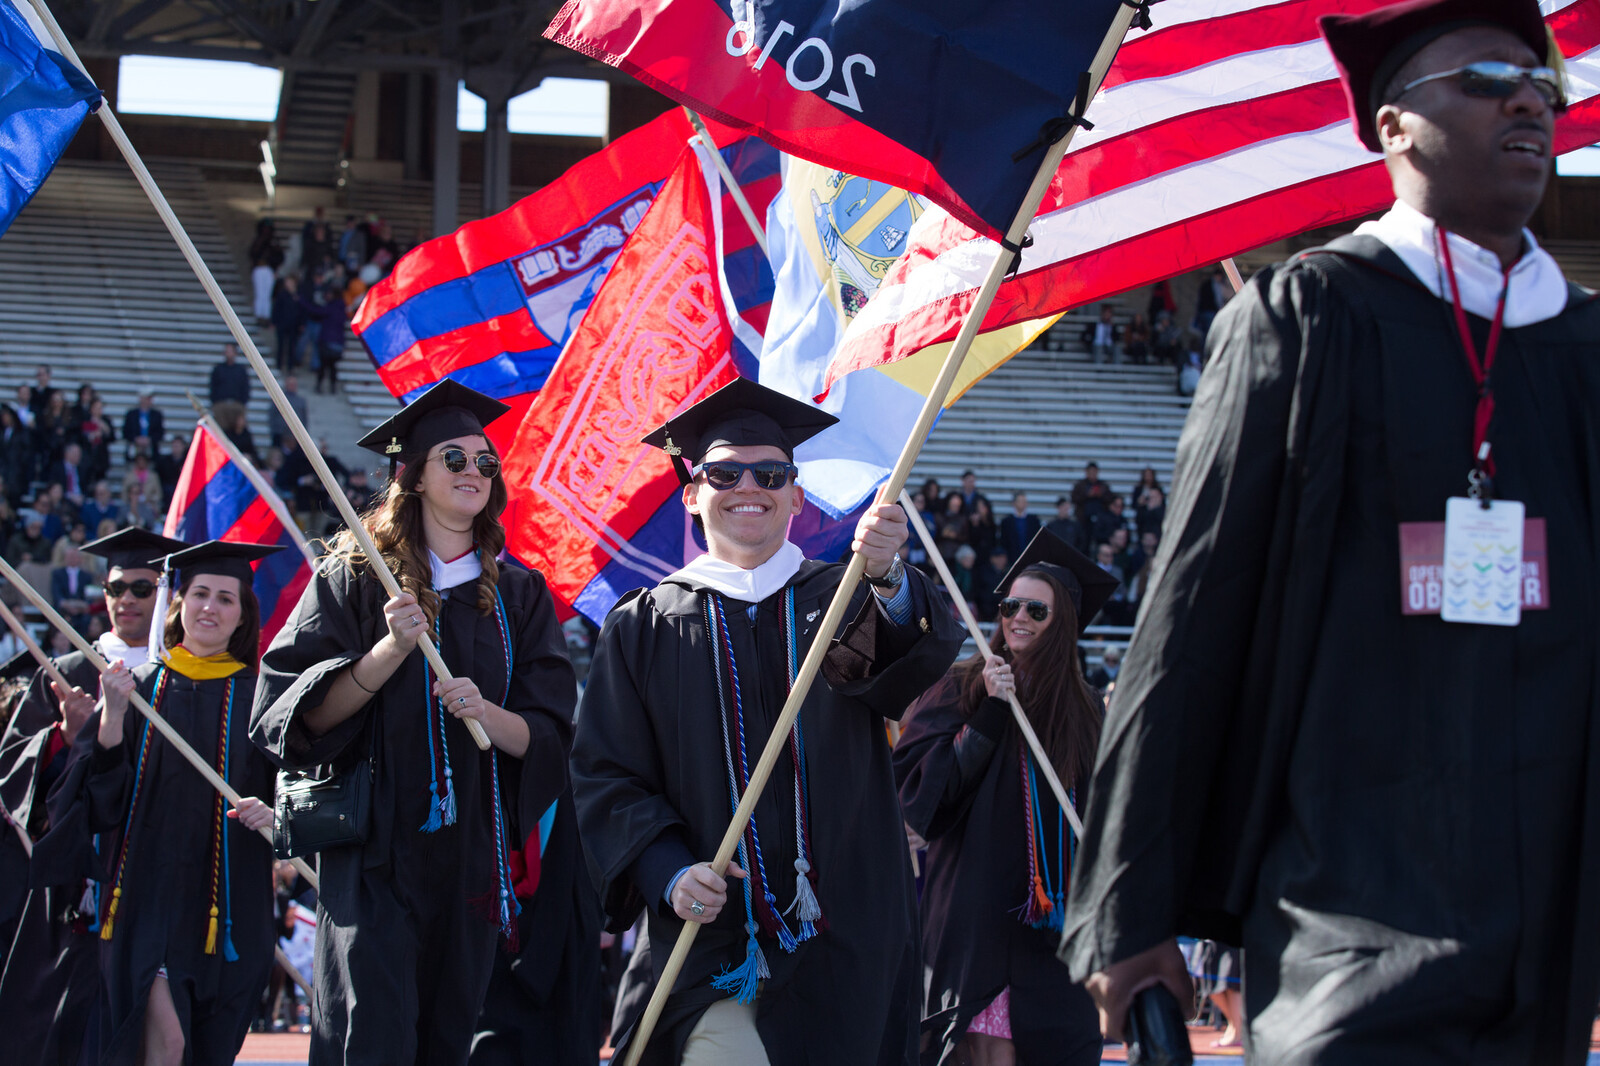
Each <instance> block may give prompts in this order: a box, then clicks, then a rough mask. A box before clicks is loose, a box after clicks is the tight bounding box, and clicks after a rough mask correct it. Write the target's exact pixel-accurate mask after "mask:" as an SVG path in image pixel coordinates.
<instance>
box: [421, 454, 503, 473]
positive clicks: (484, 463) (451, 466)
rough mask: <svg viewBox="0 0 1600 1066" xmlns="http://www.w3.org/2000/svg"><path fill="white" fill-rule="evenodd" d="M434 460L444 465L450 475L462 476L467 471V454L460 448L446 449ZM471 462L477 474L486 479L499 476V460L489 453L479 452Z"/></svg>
mask: <svg viewBox="0 0 1600 1066" xmlns="http://www.w3.org/2000/svg"><path fill="white" fill-rule="evenodd" d="M434 458H436V459H438V460H439V461H440V462H442V463H444V468H445V469H446V470H448V471H450V472H451V473H452V474H464V473H466V471H467V453H466V452H465V451H464V450H463V449H461V448H446V449H445V450H444V451H442V452H440V453H439V454H438V455H436V456H435V457H434ZM473 462H474V463H475V464H476V465H477V467H478V473H480V474H482V475H483V476H484V477H486V478H492V477H498V476H499V475H500V459H499V458H498V457H497V456H495V455H493V454H491V453H489V452H479V453H478V454H477V456H476V458H474V459H473Z"/></svg>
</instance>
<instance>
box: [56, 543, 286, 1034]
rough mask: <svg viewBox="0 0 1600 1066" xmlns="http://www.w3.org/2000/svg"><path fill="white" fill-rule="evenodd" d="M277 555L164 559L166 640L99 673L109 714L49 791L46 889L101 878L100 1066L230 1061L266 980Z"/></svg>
mask: <svg viewBox="0 0 1600 1066" xmlns="http://www.w3.org/2000/svg"><path fill="white" fill-rule="evenodd" d="M277 550H278V548H277V547H276V546H274V545H270V544H234V543H223V542H221V541H209V542H207V543H205V544H200V545H196V546H195V547H192V548H187V549H186V550H184V551H181V552H178V553H176V554H174V555H171V556H169V557H168V564H169V566H170V567H171V568H173V569H175V570H176V571H177V572H178V573H179V575H180V582H179V585H178V590H177V593H176V595H175V596H174V597H173V599H172V602H171V603H170V604H169V605H168V608H167V610H166V612H165V617H164V618H162V619H158V620H156V621H155V622H153V623H152V626H153V627H156V628H158V629H159V632H160V634H161V637H162V639H161V640H158V641H153V642H152V646H151V647H152V658H151V659H150V661H148V662H146V663H145V664H143V665H142V666H139V667H137V668H135V669H133V670H129V669H128V667H127V666H126V664H124V663H123V662H121V661H120V660H119V661H117V662H115V663H113V664H112V668H111V671H110V672H109V673H107V674H105V675H103V677H102V678H101V683H100V701H99V704H98V707H97V712H98V713H97V715H96V717H95V718H93V719H91V720H90V722H89V723H87V724H86V728H84V729H82V730H80V731H79V733H78V736H77V739H76V740H75V741H74V743H73V753H72V759H71V762H70V763H69V764H68V766H67V769H66V772H65V773H64V774H63V776H62V778H61V779H60V781H59V782H58V783H57V784H56V786H55V788H54V789H53V790H52V791H51V794H50V800H49V806H50V822H51V829H50V832H49V833H48V834H47V835H46V836H45V838H44V839H43V840H41V841H40V842H39V846H38V848H37V849H36V850H35V852H34V870H33V875H34V879H35V883H37V884H48V885H70V884H72V883H73V878H74V876H75V875H76V876H81V873H80V871H81V869H82V866H81V865H80V864H81V863H84V862H86V861H87V862H94V863H97V867H98V874H99V878H100V883H99V887H98V892H97V896H98V899H97V901H96V904H97V905H96V906H95V907H94V909H93V912H92V913H91V914H88V915H86V916H85V918H86V920H87V921H88V922H89V924H90V925H91V927H92V926H94V925H96V923H97V924H98V935H99V942H100V983H101V993H100V1007H99V1025H98V1036H97V1038H96V1039H97V1040H98V1049H99V1050H98V1056H97V1058H96V1061H98V1062H101V1063H117V1064H127V1066H133V1064H134V1063H138V1064H139V1066H179V1064H180V1063H190V1064H194V1066H225V1064H227V1063H231V1062H233V1061H234V1058H235V1056H237V1055H238V1053H239V1049H240V1047H242V1046H243V1044H244V1038H245V1034H246V1033H247V1032H248V1030H249V1027H250V1019H251V1018H252V1017H253V1016H254V1014H255V1009H256V1003H257V1001H258V1000H259V999H260V996H261V989H262V988H263V987H264V986H265V984H266V980H267V973H268V971H269V970H270V969H271V966H272V944H273V935H272V889H271V875H272V849H271V847H270V846H269V845H268V844H267V842H266V841H265V840H263V839H262V838H261V836H260V833H259V831H260V830H261V829H262V828H265V827H267V826H270V825H271V824H272V804H271V797H272V789H273V768H272V764H271V763H269V762H268V761H267V760H266V758H264V757H263V756H262V755H261V753H260V752H258V751H257V750H256V749H255V748H254V747H253V746H251V744H250V743H249V739H248V733H247V729H248V725H249V716H250V701H251V698H252V696H253V695H254V692H255V683H256V657H257V647H258V644H259V641H260V636H261V629H260V626H261V620H260V609H259V607H258V606H257V603H256V597H255V592H254V591H253V589H252V588H251V582H252V578H253V573H252V569H251V563H252V562H254V561H255V560H258V559H263V558H265V557H266V556H268V555H271V554H272V553H273V552H275V551H277ZM160 599H161V596H160V595H159V594H158V595H157V602H158V604H159V602H160ZM135 691H138V693H139V694H140V695H141V696H143V697H144V698H145V699H146V700H148V701H149V702H150V704H151V706H152V707H153V708H154V709H155V711H156V713H157V714H159V715H161V716H162V717H163V718H164V719H166V721H167V722H168V723H169V724H170V725H171V726H172V727H173V728H174V729H176V730H177V731H178V732H179V733H180V734H182V735H183V737H184V739H185V740H187V741H188V742H189V744H190V746H191V747H193V748H194V750H195V751H196V752H198V753H200V754H201V756H202V757H205V758H207V759H208V760H210V761H211V763H212V766H213V767H214V768H215V769H216V772H217V773H218V774H219V775H220V776H221V777H222V778H223V779H224V780H225V781H227V782H228V784H229V785H230V786H232V787H233V788H234V789H235V790H236V791H237V792H238V793H239V794H240V795H241V796H243V797H244V799H243V801H242V802H241V803H240V804H239V806H238V807H236V808H235V807H231V806H230V805H229V804H228V802H227V801H226V800H225V799H223V797H222V796H221V795H220V794H219V793H218V792H217V791H216V790H214V789H213V788H212V787H211V785H210V784H209V783H207V781H206V780H205V779H204V778H203V777H201V776H200V775H199V774H198V773H196V772H195V769H194V768H193V767H192V766H190V765H189V764H188V763H187V762H186V761H185V760H184V759H183V758H182V757H180V756H179V755H178V754H177V753H176V752H175V751H174V750H173V749H172V747H171V745H169V744H168V743H167V742H166V741H164V740H162V739H161V737H160V735H159V734H158V733H157V732H156V730H155V729H154V728H152V727H151V726H150V724H149V722H148V721H147V720H146V719H145V718H144V716H142V715H140V714H139V713H137V712H135V711H131V710H130V707H129V703H130V698H131V696H132V694H133V693H134V692H135ZM260 797H265V800H263V799H262V798H260ZM90 834H98V835H99V839H98V844H97V845H92V844H91V843H90ZM96 847H97V850H95V849H96ZM79 891H80V892H81V888H80V889H79Z"/></svg>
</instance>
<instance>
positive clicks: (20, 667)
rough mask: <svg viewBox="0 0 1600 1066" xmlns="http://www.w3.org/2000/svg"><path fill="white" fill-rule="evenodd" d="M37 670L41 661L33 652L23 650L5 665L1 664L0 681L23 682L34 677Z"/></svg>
mask: <svg viewBox="0 0 1600 1066" xmlns="http://www.w3.org/2000/svg"><path fill="white" fill-rule="evenodd" d="M37 669H39V660H38V659H35V658H34V657H33V652H31V651H29V650H28V649H27V648H23V649H22V650H21V651H19V652H18V653H17V654H15V655H13V656H12V657H11V658H9V659H7V660H6V661H5V662H4V663H0V681H21V680H22V679H23V678H25V677H32V676H33V672H34V671H35V670H37Z"/></svg>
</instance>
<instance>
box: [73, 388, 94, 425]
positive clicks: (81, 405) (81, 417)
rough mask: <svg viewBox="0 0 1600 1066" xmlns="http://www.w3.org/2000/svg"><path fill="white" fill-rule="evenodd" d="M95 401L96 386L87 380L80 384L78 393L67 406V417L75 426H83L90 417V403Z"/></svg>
mask: <svg viewBox="0 0 1600 1066" xmlns="http://www.w3.org/2000/svg"><path fill="white" fill-rule="evenodd" d="M93 402H94V386H93V385H91V384H89V382H87V381H85V382H84V383H83V384H81V385H79V386H78V394H77V396H75V397H74V398H73V400H72V403H71V404H70V405H69V406H68V407H67V417H68V418H69V419H70V420H71V422H72V424H73V425H74V426H81V425H83V423H84V422H85V421H87V420H88V418H89V404H91V403H93Z"/></svg>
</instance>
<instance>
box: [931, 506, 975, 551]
mask: <svg viewBox="0 0 1600 1066" xmlns="http://www.w3.org/2000/svg"><path fill="white" fill-rule="evenodd" d="M966 512H967V507H966V504H964V503H962V502H961V493H959V492H952V493H951V494H950V495H948V496H946V497H945V498H944V511H943V512H942V513H941V514H940V515H939V523H938V525H936V526H935V527H934V530H933V539H934V543H936V544H938V545H939V557H940V558H941V559H943V560H944V561H945V562H946V563H949V562H951V561H953V560H954V559H955V557H956V549H957V548H959V547H961V545H963V544H965V543H967V513H966Z"/></svg>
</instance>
